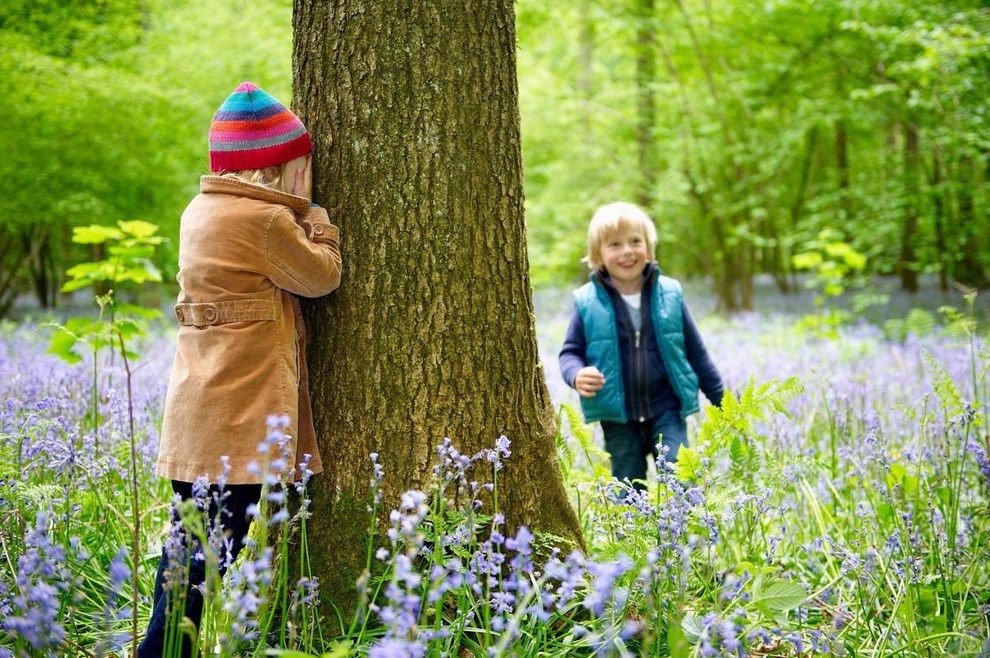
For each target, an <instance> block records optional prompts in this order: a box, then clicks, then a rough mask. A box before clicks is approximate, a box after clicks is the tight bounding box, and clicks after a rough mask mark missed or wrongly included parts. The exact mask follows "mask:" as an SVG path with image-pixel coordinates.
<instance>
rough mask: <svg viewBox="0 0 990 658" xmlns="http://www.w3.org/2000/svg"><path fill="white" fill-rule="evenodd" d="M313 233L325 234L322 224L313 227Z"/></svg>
mask: <svg viewBox="0 0 990 658" xmlns="http://www.w3.org/2000/svg"><path fill="white" fill-rule="evenodd" d="M313 233H315V234H316V235H323V227H322V226H321V225H320V224H317V225H316V226H314V227H313Z"/></svg>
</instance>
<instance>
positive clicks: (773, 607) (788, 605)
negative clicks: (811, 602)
mask: <svg viewBox="0 0 990 658" xmlns="http://www.w3.org/2000/svg"><path fill="white" fill-rule="evenodd" d="M807 598H808V593H807V592H806V591H805V589H804V587H802V586H801V585H799V584H797V583H793V582H791V581H789V580H775V581H772V582H771V583H770V584H769V585H767V586H766V588H765V589H763V590H762V591H760V592H759V593H758V594H757V595H756V597H755V599H754V602H755V603H756V605H757V606H759V607H760V608H761V609H763V610H764V612H766V611H770V612H787V611H788V610H793V609H794V608H796V607H798V606H799V605H801V604H802V603H804V601H805V599H807Z"/></svg>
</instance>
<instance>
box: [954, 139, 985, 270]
mask: <svg viewBox="0 0 990 658" xmlns="http://www.w3.org/2000/svg"><path fill="white" fill-rule="evenodd" d="M958 171H959V173H958V180H959V181H960V182H961V183H962V184H961V185H959V186H958V189H959V199H958V206H959V222H958V232H959V233H960V235H959V236H958V237H957V238H956V240H955V241H954V244H955V245H958V246H957V247H955V248H954V249H953V251H955V249H960V250H961V252H962V253H961V254H959V256H957V257H956V258H957V262H956V264H955V268H954V271H953V280H955V281H959V282H960V283H962V284H964V285H966V286H969V287H971V288H980V287H983V284H984V283H986V279H987V277H986V273H985V272H984V269H983V266H982V265H981V263H980V260H979V258H978V256H977V254H978V252H979V243H981V242H983V238H982V237H981V236H980V232H979V230H978V228H977V226H978V224H979V222H978V220H977V208H976V202H975V199H974V198H973V190H976V189H979V178H980V175H979V173H978V171H977V164H976V162H975V161H974V159H973V158H972V157H970V156H969V155H966V156H963V158H962V159H961V161H960V163H959V166H958ZM988 178H990V169H988ZM953 256H955V254H953Z"/></svg>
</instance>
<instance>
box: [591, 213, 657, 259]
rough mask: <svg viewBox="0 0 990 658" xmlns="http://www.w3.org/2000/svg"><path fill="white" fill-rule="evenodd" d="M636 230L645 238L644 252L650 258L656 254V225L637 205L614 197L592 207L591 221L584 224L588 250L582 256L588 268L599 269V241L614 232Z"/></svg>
mask: <svg viewBox="0 0 990 658" xmlns="http://www.w3.org/2000/svg"><path fill="white" fill-rule="evenodd" d="M633 231H638V232H639V233H642V234H643V237H644V238H645V239H646V253H647V254H649V256H650V258H651V259H652V258H653V257H654V255H655V254H656V247H657V227H656V226H654V225H653V220H651V219H650V217H649V215H647V214H646V213H645V212H643V211H642V210H641V209H640V208H639V206H637V205H635V204H632V203H627V202H625V201H617V202H615V203H609V204H606V205H604V206H602V207H600V208H599V209H598V210H596V211H595V215H594V217H592V218H591V223H590V224H588V254H587V255H586V256H585V257H584V260H585V261H586V262H587V263H588V267H590V268H591V269H592V270H597V269H601V268H602V267H604V265H605V261H604V260H603V259H602V245H604V244H605V242H606V240H608V239H609V238H611V237H612V236H613V235H615V234H616V233H629V232H633Z"/></svg>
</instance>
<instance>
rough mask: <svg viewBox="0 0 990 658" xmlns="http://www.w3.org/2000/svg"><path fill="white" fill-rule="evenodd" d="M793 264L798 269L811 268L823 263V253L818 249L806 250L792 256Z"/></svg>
mask: <svg viewBox="0 0 990 658" xmlns="http://www.w3.org/2000/svg"><path fill="white" fill-rule="evenodd" d="M791 264H792V265H793V266H794V269H796V270H811V269H814V268H816V267H818V266H819V265H821V264H822V255H821V254H820V253H818V252H817V251H806V252H804V253H803V254H794V255H793V256H791Z"/></svg>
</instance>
